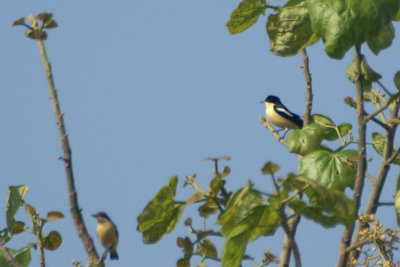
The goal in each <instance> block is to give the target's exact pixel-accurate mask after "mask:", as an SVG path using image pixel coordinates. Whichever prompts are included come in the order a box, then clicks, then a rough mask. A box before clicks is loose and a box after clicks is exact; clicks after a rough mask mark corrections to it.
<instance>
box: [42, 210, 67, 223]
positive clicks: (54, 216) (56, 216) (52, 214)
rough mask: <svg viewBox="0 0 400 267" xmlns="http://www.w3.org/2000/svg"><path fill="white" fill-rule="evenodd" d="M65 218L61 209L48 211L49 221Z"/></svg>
mask: <svg viewBox="0 0 400 267" xmlns="http://www.w3.org/2000/svg"><path fill="white" fill-rule="evenodd" d="M62 218H64V214H62V212H60V211H50V212H48V213H47V218H46V220H47V221H56V220H59V219H62Z"/></svg>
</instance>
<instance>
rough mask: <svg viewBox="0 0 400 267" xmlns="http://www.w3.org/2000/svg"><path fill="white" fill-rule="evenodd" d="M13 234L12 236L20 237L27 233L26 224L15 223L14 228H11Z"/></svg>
mask: <svg viewBox="0 0 400 267" xmlns="http://www.w3.org/2000/svg"><path fill="white" fill-rule="evenodd" d="M10 232H11V234H12V235H18V234H20V233H23V232H25V223H23V222H15V223H14V224H13V226H12V227H11V231H10Z"/></svg>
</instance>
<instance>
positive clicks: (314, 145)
mask: <svg viewBox="0 0 400 267" xmlns="http://www.w3.org/2000/svg"><path fill="white" fill-rule="evenodd" d="M323 136H324V129H323V128H322V127H320V126H319V125H318V124H316V123H311V124H308V125H306V126H304V127H303V128H302V129H300V130H294V131H291V132H290V133H289V134H288V135H287V137H286V144H287V147H288V149H289V151H290V152H291V153H295V154H299V155H303V156H304V155H307V154H308V153H311V152H313V151H315V150H319V149H321V142H322V138H323Z"/></svg>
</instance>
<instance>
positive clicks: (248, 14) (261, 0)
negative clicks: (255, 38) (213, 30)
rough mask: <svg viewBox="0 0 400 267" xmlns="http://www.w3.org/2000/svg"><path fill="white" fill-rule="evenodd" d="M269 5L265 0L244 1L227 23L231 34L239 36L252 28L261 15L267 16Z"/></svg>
mask: <svg viewBox="0 0 400 267" xmlns="http://www.w3.org/2000/svg"><path fill="white" fill-rule="evenodd" d="M268 5H269V4H268V3H267V2H266V1H265V0H243V1H242V2H241V3H240V4H239V6H238V7H237V8H236V9H235V10H234V11H233V12H232V15H231V18H230V19H229V21H228V22H227V23H226V26H227V27H228V30H229V32H230V33H231V34H237V33H241V32H243V31H245V30H247V29H248V28H250V27H251V26H252V25H253V24H255V23H256V22H257V20H258V17H259V16H260V15H264V14H265V10H266V9H267V8H268Z"/></svg>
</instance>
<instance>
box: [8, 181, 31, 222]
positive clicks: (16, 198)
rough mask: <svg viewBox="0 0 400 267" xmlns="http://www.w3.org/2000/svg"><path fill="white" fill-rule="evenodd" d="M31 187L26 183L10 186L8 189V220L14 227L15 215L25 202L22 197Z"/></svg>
mask: <svg viewBox="0 0 400 267" xmlns="http://www.w3.org/2000/svg"><path fill="white" fill-rule="evenodd" d="M28 190H29V187H28V186H26V185H19V186H9V187H8V190H7V200H6V221H7V226H8V227H12V225H13V224H14V223H15V219H14V216H15V214H16V213H17V211H18V209H19V208H20V207H21V206H22V205H23V204H24V200H23V199H22V198H23V197H24V196H25V194H26V193H27V192H28Z"/></svg>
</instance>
